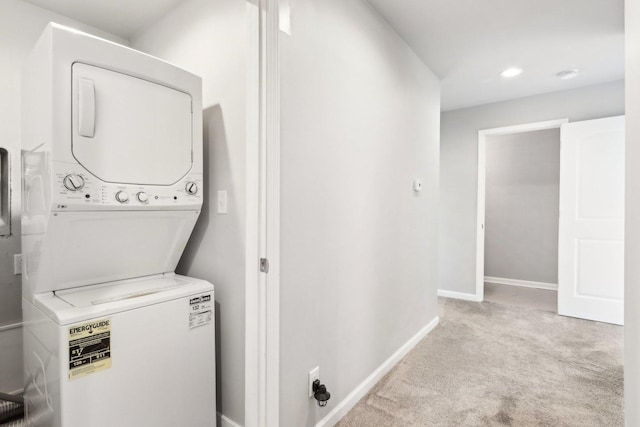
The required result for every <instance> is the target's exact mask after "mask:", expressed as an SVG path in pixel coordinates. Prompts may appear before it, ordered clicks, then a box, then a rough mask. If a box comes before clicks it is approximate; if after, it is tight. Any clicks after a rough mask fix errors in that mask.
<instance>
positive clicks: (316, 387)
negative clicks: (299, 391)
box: [313, 380, 331, 407]
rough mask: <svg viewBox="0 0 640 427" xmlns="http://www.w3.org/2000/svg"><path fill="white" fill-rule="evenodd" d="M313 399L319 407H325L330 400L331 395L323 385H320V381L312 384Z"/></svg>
mask: <svg viewBox="0 0 640 427" xmlns="http://www.w3.org/2000/svg"><path fill="white" fill-rule="evenodd" d="M313 397H314V398H315V399H316V400H317V401H318V405H319V406H320V407H324V406H327V401H328V400H329V399H330V398H331V393H329V392H328V391H327V387H326V386H325V385H324V384H320V380H315V381H314V382H313Z"/></svg>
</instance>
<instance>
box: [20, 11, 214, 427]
mask: <svg viewBox="0 0 640 427" xmlns="http://www.w3.org/2000/svg"><path fill="white" fill-rule="evenodd" d="M201 90H202V89H201V80H200V78H199V77H197V76H194V75H193V74H190V73H188V72H186V71H185V70H182V69H180V68H178V67H176V66H173V65H171V64H168V63H166V62H164V61H161V60H159V59H157V58H153V57H151V56H149V55H146V54H143V53H140V52H137V51H135V50H132V49H129V48H127V47H124V46H121V45H118V44H115V43H112V42H109V41H106V40H103V39H100V38H97V37H93V36H91V35H88V34H85V33H81V32H78V31H75V30H72V29H69V28H66V27H62V26H59V25H56V24H49V25H48V26H47V28H46V30H45V31H44V33H43V34H42V36H41V37H40V39H39V41H38V42H37V44H36V46H35V47H34V49H33V51H32V54H31V55H30V57H29V58H28V59H27V61H26V63H25V67H24V73H23V123H22V125H23V126H22V138H23V217H22V228H23V236H22V251H23V314H24V321H25V328H24V361H25V398H26V402H27V416H28V418H29V420H30V422H31V423H32V425H34V426H43V427H45V426H46V427H79V426H90V427H107V426H109V427H112V426H114V425H119V426H123V427H126V426H131V427H133V426H154V427H162V426H172V427H173V426H176V425H185V426H198V427H199V426H215V417H216V408H215V344H214V343H215V336H214V335H215V333H214V330H215V328H214V318H215V316H214V313H215V308H214V293H213V285H211V284H210V283H208V282H205V281H203V280H198V279H193V278H188V277H184V276H179V275H176V274H174V270H175V267H176V265H177V263H178V260H179V259H180V256H181V255H182V252H183V250H184V247H185V245H186V244H187V241H188V239H189V236H190V234H191V232H192V230H193V227H194V225H195V222H196V220H197V218H198V215H199V213H200V209H201V206H202V193H203V191H202V187H203V183H202V177H203V175H202V95H201Z"/></svg>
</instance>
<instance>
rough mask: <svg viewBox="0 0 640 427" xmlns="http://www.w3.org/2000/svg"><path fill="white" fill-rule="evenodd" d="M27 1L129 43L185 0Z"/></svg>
mask: <svg viewBox="0 0 640 427" xmlns="http://www.w3.org/2000/svg"><path fill="white" fill-rule="evenodd" d="M24 1H26V2H27V3H31V4H34V5H36V6H40V7H42V8H44V9H48V10H50V11H52V12H55V13H59V14H60V15H64V16H67V17H69V18H71V19H75V20H76V21H80V22H83V23H85V24H88V25H91V26H93V27H96V28H99V29H101V30H103V31H106V32H108V33H111V34H114V35H116V36H119V37H122V38H124V39H127V40H129V39H131V38H132V37H133V36H134V35H136V34H137V33H138V32H140V31H141V30H143V29H145V28H147V27H148V26H149V25H151V24H153V23H154V22H156V21H157V20H159V19H160V18H161V17H162V16H164V15H165V14H167V13H168V12H169V11H170V10H171V9H173V8H174V7H176V6H177V5H178V3H180V2H182V1H184V0H108V1H105V0H24Z"/></svg>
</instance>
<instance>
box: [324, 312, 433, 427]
mask: <svg viewBox="0 0 640 427" xmlns="http://www.w3.org/2000/svg"><path fill="white" fill-rule="evenodd" d="M439 321H440V318H439V317H435V318H434V319H433V320H432V321H431V322H429V323H428V324H427V326H425V327H424V328H422V329H421V330H420V331H419V332H418V333H417V334H415V335H414V336H413V337H411V339H409V341H407V342H406V343H404V344H403V345H402V347H400V348H399V349H398V350H397V351H396V352H395V353H393V354H392V355H391V357H389V358H388V359H387V360H385V361H384V363H382V365H380V366H379V367H378V368H377V369H376V370H375V371H373V373H372V374H371V375H369V376H368V377H367V378H366V379H365V380H364V381H363V382H361V383H360V384H359V385H358V386H357V387H356V388H355V389H354V390H353V391H352V392H351V393H349V395H348V396H347V397H346V398H344V400H342V401H341V402H340V403H338V404H337V405H336V406H335V408H333V410H332V411H331V412H329V413H328V414H327V415H326V416H325V417H324V418H323V419H321V420H320V421H319V422H318V423H317V424H316V427H325V426H333V425H335V424H336V423H337V422H338V421H340V419H342V417H344V416H345V415H346V414H347V412H349V411H350V410H351V408H353V407H354V406H355V405H356V403H358V402H359V401H360V399H362V398H363V397H364V396H365V395H366V394H367V393H368V392H369V391H370V390H371V389H372V388H373V386H375V385H376V384H377V383H378V382H379V381H380V380H381V379H382V378H383V377H384V376H385V375H386V374H387V373H388V372H389V371H390V370H391V369H392V368H393V367H394V366H395V365H396V364H397V363H398V362H400V360H402V358H403V357H404V356H406V355H407V354H408V353H409V352H410V351H411V350H412V349H413V347H415V346H416V345H417V344H418V343H419V342H420V341H421V340H422V339H423V338H424V337H426V336H427V335H428V334H429V332H431V331H432V330H433V329H434V328H435V327H436V326H437V325H438V322H439Z"/></svg>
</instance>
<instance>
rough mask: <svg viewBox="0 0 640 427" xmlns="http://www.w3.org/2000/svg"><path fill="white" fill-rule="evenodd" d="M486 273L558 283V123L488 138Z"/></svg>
mask: <svg viewBox="0 0 640 427" xmlns="http://www.w3.org/2000/svg"><path fill="white" fill-rule="evenodd" d="M485 188H486V193H485V252H484V253H485V258H484V262H485V267H484V275H485V276H489V277H498V278H502V279H516V280H526V281H531V282H543V283H552V284H557V283H558V224H559V219H560V209H559V198H560V129H559V128H556V129H546V130H539V131H533V132H521V133H516V134H508V135H491V136H488V137H487V140H486V187H485Z"/></svg>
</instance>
